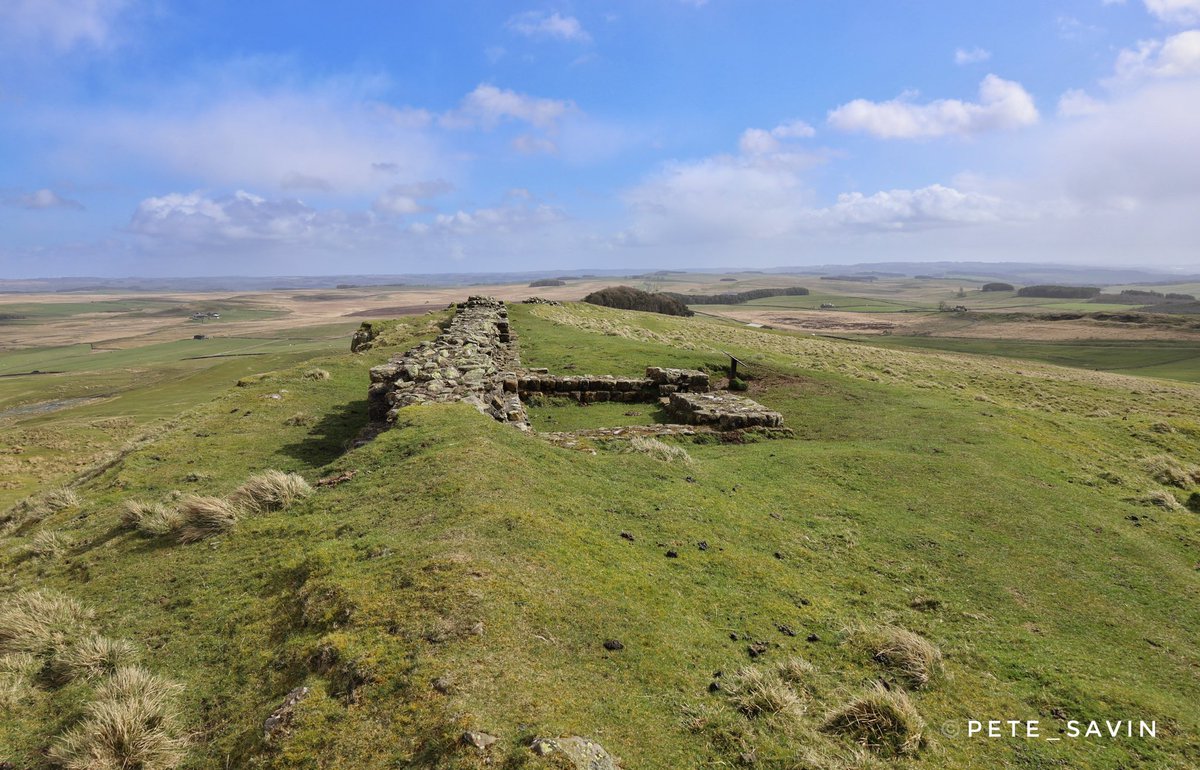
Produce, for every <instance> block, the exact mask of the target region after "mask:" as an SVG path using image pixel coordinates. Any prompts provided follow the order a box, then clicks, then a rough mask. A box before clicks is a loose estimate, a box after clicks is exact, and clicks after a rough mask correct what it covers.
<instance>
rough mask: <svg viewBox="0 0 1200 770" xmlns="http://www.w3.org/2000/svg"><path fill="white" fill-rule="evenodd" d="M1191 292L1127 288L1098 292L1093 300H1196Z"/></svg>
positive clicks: (1150, 302) (1145, 302)
mask: <svg viewBox="0 0 1200 770" xmlns="http://www.w3.org/2000/svg"><path fill="white" fill-rule="evenodd" d="M1195 300H1196V298H1195V297H1193V296H1192V295H1191V294H1178V293H1175V292H1167V293H1166V294H1164V293H1162V292H1160V291H1147V290H1146V289H1125V290H1124V291H1122V292H1121V293H1120V294H1097V295H1096V296H1095V297H1093V298H1092V302H1105V303H1108V304H1112V305H1154V304H1158V303H1160V302H1194V301H1195Z"/></svg>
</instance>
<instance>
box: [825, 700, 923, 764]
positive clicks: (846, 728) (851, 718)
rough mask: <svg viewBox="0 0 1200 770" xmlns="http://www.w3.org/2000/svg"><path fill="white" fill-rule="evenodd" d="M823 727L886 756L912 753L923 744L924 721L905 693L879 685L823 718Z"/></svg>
mask: <svg viewBox="0 0 1200 770" xmlns="http://www.w3.org/2000/svg"><path fill="white" fill-rule="evenodd" d="M824 729H825V730H828V731H829V732H834V733H838V734H841V735H846V736H849V737H850V738H851V739H853V740H855V741H857V742H858V743H859V744H861V745H863V746H865V747H867V748H869V749H871V750H872V751H875V752H878V753H880V754H883V755H886V756H905V755H910V754H915V753H916V752H917V751H919V750H920V749H921V748H923V747H924V746H925V743H926V739H925V721H924V720H923V719H921V715H920V714H918V713H917V709H916V707H914V706H913V704H912V701H911V700H909V698H908V695H907V694H905V693H904V691H903V690H887V689H885V688H884V687H883V686H881V685H878V684H877V685H875V686H874V687H872V688H871V689H870V690H868V691H867V692H866V693H864V694H863V695H860V696H859V697H857V698H855V699H854V700H852V701H850V702H849V703H847V704H846V705H845V706H842V707H841V708H840V709H838V710H836V711H834V712H833V713H832V714H830V715H829V716H828V717H826V719H825V724H824Z"/></svg>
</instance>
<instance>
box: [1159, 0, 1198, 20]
mask: <svg viewBox="0 0 1200 770" xmlns="http://www.w3.org/2000/svg"><path fill="white" fill-rule="evenodd" d="M1145 3H1146V10H1147V11H1149V12H1150V13H1151V14H1153V15H1154V16H1155V17H1157V18H1159V19H1161V20H1162V21H1166V22H1171V23H1172V24H1193V23H1195V22H1197V21H1200V0H1145Z"/></svg>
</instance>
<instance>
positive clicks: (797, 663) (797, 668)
mask: <svg viewBox="0 0 1200 770" xmlns="http://www.w3.org/2000/svg"><path fill="white" fill-rule="evenodd" d="M775 672H776V673H777V674H779V678H780V679H782V680H783V681H785V682H787V683H788V684H790V685H807V684H808V683H809V682H810V681H811V680H812V676H813V674H815V673H816V672H817V668H816V666H814V665H813V664H811V663H809V662H808V661H807V660H805V659H804V658H801V657H800V656H798V655H795V656H792V657H790V658H788V659H786V660H781V661H779V662H778V663H776V664H775Z"/></svg>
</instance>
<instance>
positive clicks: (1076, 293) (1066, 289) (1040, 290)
mask: <svg viewBox="0 0 1200 770" xmlns="http://www.w3.org/2000/svg"><path fill="white" fill-rule="evenodd" d="M1099 293H1100V289H1099V287H1097V286H1056V285H1054V284H1039V285H1037V286H1025V287H1023V288H1021V289H1020V290H1018V291H1017V296H1018V297H1042V298H1051V299H1091V298H1092V297H1094V296H1096V295H1097V294H1099Z"/></svg>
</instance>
